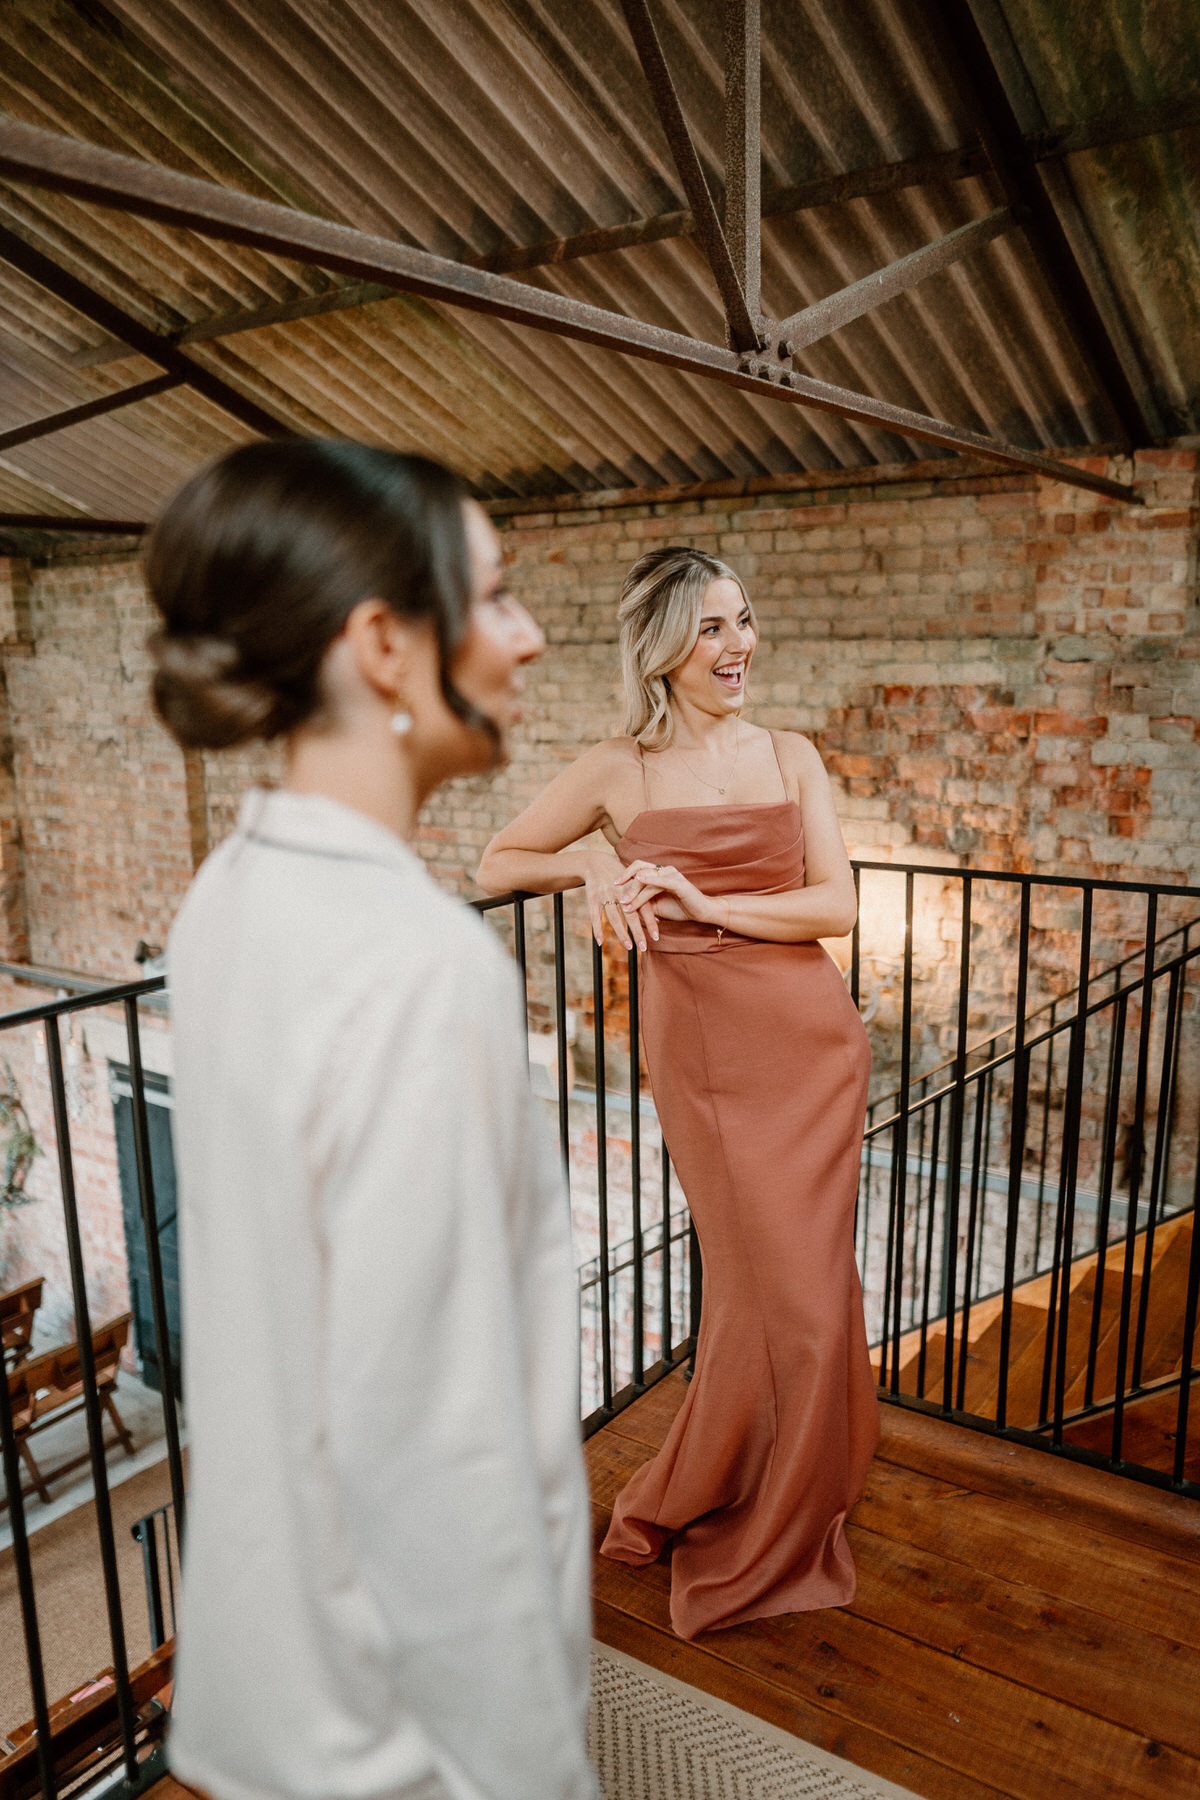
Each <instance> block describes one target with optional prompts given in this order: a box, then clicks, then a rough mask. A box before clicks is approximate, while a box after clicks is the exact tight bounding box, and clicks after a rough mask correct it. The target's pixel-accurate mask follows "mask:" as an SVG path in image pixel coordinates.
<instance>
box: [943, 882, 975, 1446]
mask: <svg viewBox="0 0 1200 1800" xmlns="http://www.w3.org/2000/svg"><path fill="white" fill-rule="evenodd" d="M971 897H972V895H971V877H970V876H969V875H964V876H963V878H962V908H961V913H962V927H961V931H962V935H961V940H960V943H959V953H958V1025H957V1031H956V1035H955V1047H954V1086H953V1088H952V1089H951V1097H950V1142H949V1145H948V1147H947V1151H946V1203H945V1209H944V1221H943V1227H942V1245H943V1249H942V1312H943V1315H944V1316H945V1320H946V1347H945V1352H944V1363H943V1367H942V1407H943V1409H944V1410H945V1411H947V1412H949V1410H950V1408H951V1407H952V1406H953V1404H954V1400H953V1395H954V1356H955V1345H954V1308H955V1304H956V1300H957V1294H958V1214H959V1203H960V1200H961V1197H962V1145H963V1120H964V1115H965V1111H966V1100H967V1012H968V1001H969V998H970V991H971Z"/></svg>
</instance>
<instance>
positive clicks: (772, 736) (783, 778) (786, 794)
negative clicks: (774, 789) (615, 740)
mask: <svg viewBox="0 0 1200 1800" xmlns="http://www.w3.org/2000/svg"><path fill="white" fill-rule="evenodd" d="M767 736H768V737H769V738H770V740H771V748H772V750H773V751H774V752H775V767H776V768H777V769H778V770H779V779H780V781H782V783H783V797H784V799H785V800H790V799H791V797H792V796H791V794H790V793H789V792H788V784H787V776H786V775H785V774H784V772H783V764H782V763H781V762H780V760H779V745H778V744H777V743H776V742H775V733H774V732H773V731H768V732H767ZM639 748H640V745H639Z"/></svg>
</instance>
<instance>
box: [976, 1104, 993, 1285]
mask: <svg viewBox="0 0 1200 1800" xmlns="http://www.w3.org/2000/svg"><path fill="white" fill-rule="evenodd" d="M995 1087H996V1071H995V1070H994V1069H988V1071H987V1073H986V1074H985V1075H984V1077H983V1143H982V1146H981V1148H980V1174H979V1223H978V1226H977V1231H978V1239H979V1241H978V1244H977V1246H976V1251H975V1298H976V1299H977V1300H978V1298H979V1296H980V1294H981V1292H982V1291H983V1247H984V1244H985V1243H986V1242H987V1209H988V1171H989V1169H990V1168H991V1164H990V1162H989V1160H988V1159H989V1157H990V1155H991V1150H992V1103H993V1100H994V1098H995Z"/></svg>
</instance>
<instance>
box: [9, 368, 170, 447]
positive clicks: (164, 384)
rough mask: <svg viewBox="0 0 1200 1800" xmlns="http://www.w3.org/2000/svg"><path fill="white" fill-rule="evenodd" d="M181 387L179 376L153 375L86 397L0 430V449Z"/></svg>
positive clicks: (31, 440)
mask: <svg viewBox="0 0 1200 1800" xmlns="http://www.w3.org/2000/svg"><path fill="white" fill-rule="evenodd" d="M180 386H182V377H181V376H179V375H156V376H155V377H154V380H153V381H141V382H139V383H138V385H137V386H136V387H130V388H122V389H121V391H120V393H117V394H105V396H104V397H103V399H101V400H86V401H84V403H83V405H82V406H69V407H67V409H66V411H65V412H57V413H48V414H47V416H46V417H45V418H44V419H33V420H31V422H30V423H29V424H28V425H14V426H13V428H12V430H11V431H0V450H11V449H13V447H14V446H15V445H17V444H30V443H33V441H34V440H35V439H36V438H43V437H49V436H50V435H51V433H52V432H55V431H65V430H66V429H67V427H68V426H69V425H82V424H83V422H84V420H85V419H98V418H100V417H101V415H102V414H104V413H113V412H119V411H120V410H121V408H122V407H125V406H136V405H137V403H138V401H139V400H149V399H152V398H153V396H154V395H155V394H165V393H167V392H168V390H169V389H171V388H177V387H180Z"/></svg>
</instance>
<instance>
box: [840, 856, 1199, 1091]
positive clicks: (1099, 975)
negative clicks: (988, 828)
mask: <svg viewBox="0 0 1200 1800" xmlns="http://www.w3.org/2000/svg"><path fill="white" fill-rule="evenodd" d="M1138 891H1139V892H1144V891H1145V890H1144V889H1139V890H1138ZM1198 929H1200V913H1197V914H1196V916H1195V918H1193V919H1185V920H1184V922H1183V924H1182V925H1176V926H1174V927H1173V928H1172V929H1171V930H1170V931H1164V932H1163V934H1162V936H1161V937H1157V938H1155V940H1154V950H1155V960H1154V969H1153V973H1152V977H1151V979H1152V980H1155V981H1157V979H1158V977H1159V975H1160V974H1161V973H1163V972H1165V971H1166V970H1169V969H1171V968H1172V967H1175V966H1176V965H1175V964H1172V963H1169V962H1165V963H1160V962H1159V961H1158V954H1157V953H1158V951H1159V950H1160V949H1161V948H1162V946H1163V945H1164V944H1169V943H1170V942H1171V939H1172V938H1177V937H1186V936H1187V934H1188V932H1189V931H1196V930H1198ZM1145 957H1146V946H1145V945H1144V944H1143V945H1142V946H1141V948H1140V949H1139V950H1131V951H1130V952H1129V954H1128V955H1127V956H1123V957H1121V959H1120V960H1119V961H1118V962H1115V963H1110V964H1109V966H1108V967H1107V968H1106V969H1098V970H1097V971H1096V973H1095V975H1093V976H1091V977H1090V979H1089V982H1088V985H1089V987H1090V986H1091V984H1092V982H1100V981H1107V980H1108V978H1109V976H1110V975H1117V974H1119V973H1120V971H1121V970H1122V969H1124V968H1127V967H1128V966H1129V964H1130V963H1133V962H1137V961H1139V960H1140V961H1141V962H1142V964H1143V967H1144V965H1145ZM1134 985H1135V986H1136V987H1140V986H1141V985H1142V983H1141V981H1140V980H1139V981H1138V982H1136V983H1135V984H1134ZM1120 991H1121V990H1120V989H1117V988H1114V989H1113V992H1112V993H1111V994H1110V995H1109V996H1108V999H1107V1000H1105V1001H1097V1003H1096V1006H1095V1007H1089V1009H1088V1017H1089V1018H1090V1017H1091V1015H1092V1013H1093V1012H1094V1011H1096V1010H1097V1008H1098V1007H1099V1006H1102V1005H1108V1004H1109V1003H1110V1002H1111V1001H1113V1000H1115V999H1116V998H1117V997H1118V994H1119V993H1120ZM1131 991H1132V990H1130V989H1126V990H1125V992H1126V993H1128V992H1131ZM1078 992H1079V986H1078V983H1077V984H1076V985H1075V986H1074V987H1073V988H1068V989H1067V991H1066V993H1065V994H1056V995H1055V996H1054V998H1053V999H1052V1000H1044V1001H1043V1002H1042V1004H1041V1005H1040V1006H1035V1007H1034V1009H1033V1011H1032V1012H1028V1013H1026V1015H1025V1023H1026V1025H1028V1024H1029V1023H1030V1021H1031V1020H1033V1019H1040V1018H1041V1017H1042V1015H1043V1014H1044V1013H1052V1012H1055V1011H1057V1009H1058V1008H1059V1007H1060V1006H1068V1005H1069V1004H1070V1003H1071V1001H1072V1000H1073V999H1074V998H1075V996H1076V994H1078ZM1074 1018H1075V1014H1074V1013H1071V1014H1070V1015H1069V1016H1068V1017H1067V1018H1066V1019H1065V1020H1063V1021H1062V1023H1063V1024H1066V1025H1069V1024H1070V1023H1071V1022H1072V1020H1073V1019H1074ZM1016 1029H1017V1021H1016V1020H1015V1019H1014V1020H1013V1022H1012V1024H1011V1025H998V1026H997V1027H996V1029H995V1030H994V1031H989V1032H987V1033H986V1034H985V1035H984V1036H983V1037H981V1038H977V1039H976V1041H975V1042H974V1043H973V1044H968V1046H967V1048H966V1050H965V1051H964V1053H963V1054H964V1057H971V1056H977V1055H978V1054H979V1052H980V1051H981V1050H983V1049H985V1048H986V1047H988V1046H990V1045H993V1044H996V1043H998V1042H999V1040H1000V1039H1001V1038H1003V1037H1007V1036H1008V1035H1009V1033H1010V1032H1015V1031H1016ZM1051 1029H1052V1030H1057V1029H1058V1024H1057V1022H1054V1021H1052V1024H1051ZM1036 1041H1037V1043H1039V1044H1040V1043H1044V1042H1045V1038H1044V1037H1043V1038H1038V1039H1037V1040H1036ZM1033 1044H1034V1040H1033V1039H1029V1040H1027V1042H1026V1046H1025V1047H1026V1049H1031V1048H1033ZM957 1065H958V1057H957V1056H947V1057H943V1059H942V1061H941V1062H940V1063H934V1065H933V1067H932V1068H930V1069H925V1070H924V1071H923V1072H922V1073H921V1074H920V1075H914V1076H913V1078H912V1081H911V1082H910V1083H909V1085H910V1087H918V1086H919V1087H923V1086H924V1085H925V1083H926V1082H928V1081H932V1080H933V1078H934V1076H935V1075H940V1074H941V1073H942V1071H943V1070H944V1069H953V1068H956V1067H957ZM983 1066H984V1065H982V1064H981V1065H980V1067H983ZM900 1091H901V1090H900V1089H899V1088H893V1089H892V1090H891V1092H890V1093H888V1094H880V1095H879V1097H878V1099H875V1100H872V1101H871V1103H870V1106H869V1108H868V1115H869V1114H870V1113H873V1112H874V1111H875V1108H876V1107H877V1106H885V1105H886V1104H887V1102H888V1101H889V1100H895V1099H896V1098H897V1097H898V1096H899V1094H900ZM946 1091H947V1090H946V1089H945V1088H942V1089H940V1090H939V1092H941V1093H945V1092H946Z"/></svg>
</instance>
